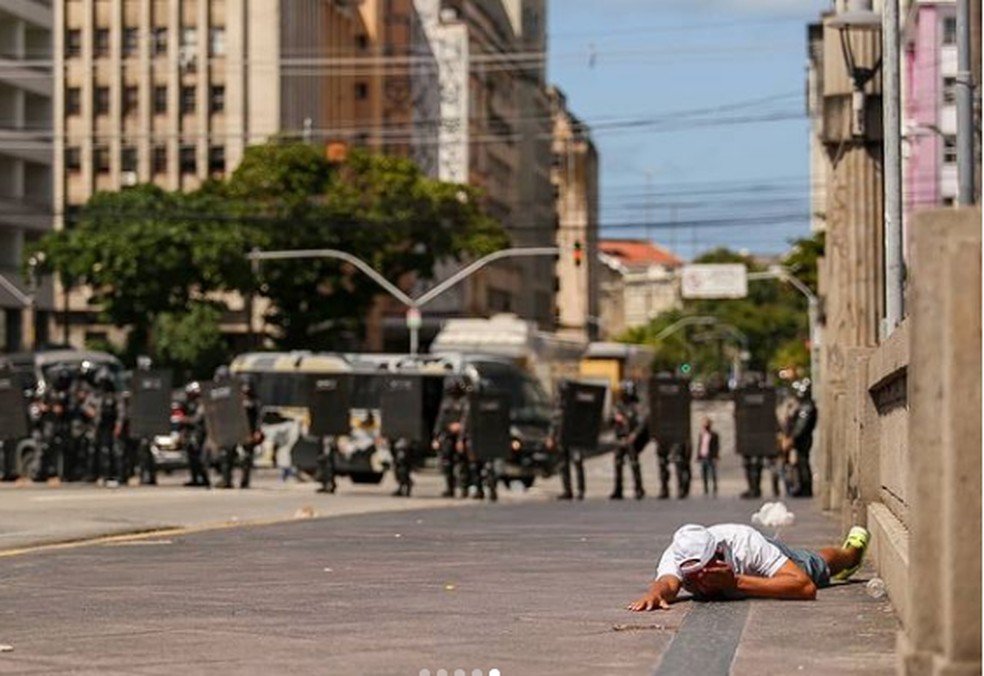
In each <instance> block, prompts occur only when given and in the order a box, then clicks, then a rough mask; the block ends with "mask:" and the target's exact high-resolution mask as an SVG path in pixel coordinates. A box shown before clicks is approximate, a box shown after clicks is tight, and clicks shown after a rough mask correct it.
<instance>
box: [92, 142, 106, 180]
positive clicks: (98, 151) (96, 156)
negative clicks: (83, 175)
mask: <svg viewBox="0 0 984 676" xmlns="http://www.w3.org/2000/svg"><path fill="white" fill-rule="evenodd" d="M92 169H93V171H95V172H96V173H97V174H108V173H109V148H107V147H106V146H93V147H92Z"/></svg>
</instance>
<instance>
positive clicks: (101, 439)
mask: <svg viewBox="0 0 984 676" xmlns="http://www.w3.org/2000/svg"><path fill="white" fill-rule="evenodd" d="M96 382H97V385H98V388H99V389H98V391H97V392H94V393H93V394H92V395H91V396H90V398H89V405H88V407H87V408H88V412H89V415H90V416H91V417H92V420H93V423H94V431H95V434H94V439H93V443H92V446H91V452H90V454H89V455H90V464H89V477H90V478H91V479H95V480H100V479H104V480H112V481H118V480H119V477H120V470H119V456H118V454H117V452H116V451H117V449H116V439H117V437H118V436H119V432H120V430H119V426H118V425H119V422H120V418H121V415H120V399H119V397H118V396H117V394H116V386H115V384H114V383H113V377H112V375H110V374H108V373H105V374H100V375H99V377H98V379H97V381H96Z"/></svg>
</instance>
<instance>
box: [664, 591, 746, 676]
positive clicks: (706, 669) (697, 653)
mask: <svg viewBox="0 0 984 676" xmlns="http://www.w3.org/2000/svg"><path fill="white" fill-rule="evenodd" d="M748 606H749V604H748V602H747V601H724V602H720V603H716V602H701V603H697V602H694V603H693V606H692V607H691V609H690V611H689V612H688V613H687V617H686V619H685V620H684V621H683V625H682V626H681V627H680V631H678V632H677V635H676V636H675V637H674V638H673V640H672V641H671V642H670V647H669V648H668V649H667V650H666V652H665V653H664V654H663V659H662V660H660V662H659V665H658V666H657V668H656V671H655V672H654V676H678V675H680V674H701V675H702V676H717V675H718V674H722V675H725V676H726V675H727V674H728V673H730V672H731V662H732V661H733V660H734V657H735V652H736V651H737V650H738V642H739V640H740V639H741V633H742V630H743V629H744V628H745V620H746V619H748Z"/></svg>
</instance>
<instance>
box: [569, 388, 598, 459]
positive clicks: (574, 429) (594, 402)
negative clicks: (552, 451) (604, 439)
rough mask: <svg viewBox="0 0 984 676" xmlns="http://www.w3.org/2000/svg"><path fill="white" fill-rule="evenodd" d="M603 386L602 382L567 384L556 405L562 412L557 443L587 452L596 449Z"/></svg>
mask: <svg viewBox="0 0 984 676" xmlns="http://www.w3.org/2000/svg"><path fill="white" fill-rule="evenodd" d="M607 389H608V388H606V387H605V386H604V385H589V384H587V383H576V382H568V383H567V386H566V387H565V388H564V393H563V397H562V400H561V404H560V405H561V409H562V411H563V416H562V419H561V427H560V440H561V441H560V443H561V445H563V446H564V447H565V448H567V449H569V450H578V451H581V452H582V453H589V454H590V453H593V452H595V451H596V450H598V435H599V434H601V419H602V415H603V410H604V406H605V393H606V391H607Z"/></svg>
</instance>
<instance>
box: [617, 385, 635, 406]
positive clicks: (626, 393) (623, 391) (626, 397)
mask: <svg viewBox="0 0 984 676" xmlns="http://www.w3.org/2000/svg"><path fill="white" fill-rule="evenodd" d="M618 392H619V396H620V397H621V399H622V401H624V402H633V403H634V402H637V401H639V392H638V391H637V390H636V384H635V382H633V381H631V380H623V381H622V382H621V383H619V386H618Z"/></svg>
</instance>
